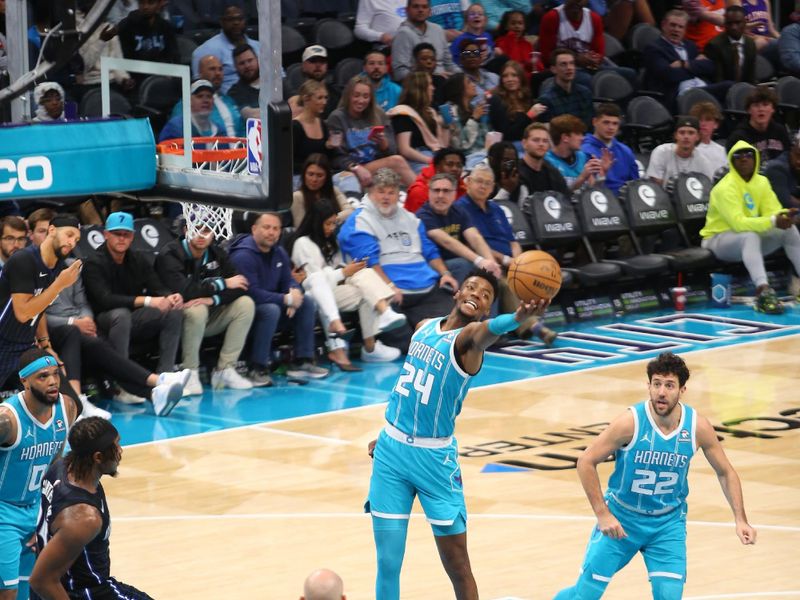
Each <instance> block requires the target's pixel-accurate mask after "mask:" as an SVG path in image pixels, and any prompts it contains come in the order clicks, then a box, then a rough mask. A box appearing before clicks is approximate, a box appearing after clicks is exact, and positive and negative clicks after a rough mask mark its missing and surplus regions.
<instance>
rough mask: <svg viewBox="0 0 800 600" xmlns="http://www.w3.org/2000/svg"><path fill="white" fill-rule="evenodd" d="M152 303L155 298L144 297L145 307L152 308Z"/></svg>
mask: <svg viewBox="0 0 800 600" xmlns="http://www.w3.org/2000/svg"><path fill="white" fill-rule="evenodd" d="M152 301H153V297H152V296H145V297H144V305H145V306H150V303H151V302H152Z"/></svg>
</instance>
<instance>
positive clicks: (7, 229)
mask: <svg viewBox="0 0 800 600" xmlns="http://www.w3.org/2000/svg"><path fill="white" fill-rule="evenodd" d="M27 245H28V226H27V225H26V224H25V220H24V219H22V218H21V217H16V216H13V215H10V216H8V217H5V218H3V220H2V232H0V269H2V268H3V267H4V266H5V264H6V263H7V262H8V259H9V258H11V255H12V254H14V252H16V251H17V250H22V249H23V248H24V247H25V246H27Z"/></svg>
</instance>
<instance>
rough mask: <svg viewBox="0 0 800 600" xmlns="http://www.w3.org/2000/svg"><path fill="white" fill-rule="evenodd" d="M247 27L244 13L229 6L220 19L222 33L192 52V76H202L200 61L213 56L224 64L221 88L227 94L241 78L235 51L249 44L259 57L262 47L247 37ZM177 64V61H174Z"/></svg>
mask: <svg viewBox="0 0 800 600" xmlns="http://www.w3.org/2000/svg"><path fill="white" fill-rule="evenodd" d="M246 25H247V20H246V18H245V14H244V12H242V9H241V8H239V7H238V6H233V5H231V6H228V7H226V8H225V11H224V12H223V13H222V17H221V18H220V26H221V31H220V32H219V33H218V34H217V35H215V36H214V37H212V38H209V39H208V40H206V41H205V42H203V43H202V44H200V46H198V47H197V48H195V50H194V52H192V75H193V76H194V77H198V76H199V74H200V59H201V58H202V57H204V56H208V55H209V54H213V55H214V56H216V57H217V58H218V59H219V60H220V61H221V62H222V71H223V79H222V86H221V87H220V89H221V91H222V93H223V94H227V93H228V90H229V89H230V87H231V86H232V85H233V84H234V83H236V81H237V80H238V79H239V76H238V75H237V74H236V67H235V66H234V62H233V51H234V49H235V48H236V47H238V46H241V45H242V44H247V45H248V46H250V47H251V48H252V49H253V51H254V52H255V53H256V56H258V52H259V48H260V45H259V43H258V41H256V40H252V39H250V38H249V37H247V35H245V32H244V29H245V26H246ZM173 62H177V61H173Z"/></svg>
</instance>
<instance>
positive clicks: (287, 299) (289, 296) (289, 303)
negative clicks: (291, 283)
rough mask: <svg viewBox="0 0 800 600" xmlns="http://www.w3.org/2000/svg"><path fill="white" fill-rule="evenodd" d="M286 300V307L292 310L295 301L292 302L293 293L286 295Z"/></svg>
mask: <svg viewBox="0 0 800 600" xmlns="http://www.w3.org/2000/svg"><path fill="white" fill-rule="evenodd" d="M284 298H286V306H288V307H289V308H291V307H292V304H293V301H292V294H291V292H289V293H288V294H286V295H285V296H284Z"/></svg>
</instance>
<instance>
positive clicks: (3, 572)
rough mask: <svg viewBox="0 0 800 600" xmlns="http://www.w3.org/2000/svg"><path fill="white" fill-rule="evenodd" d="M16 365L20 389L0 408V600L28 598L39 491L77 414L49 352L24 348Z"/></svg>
mask: <svg viewBox="0 0 800 600" xmlns="http://www.w3.org/2000/svg"><path fill="white" fill-rule="evenodd" d="M19 367H20V370H19V378H20V381H21V382H22V385H23V387H24V390H23V391H22V392H20V393H19V394H17V395H16V396H13V397H11V398H9V399H8V400H6V401H5V402H3V403H2V404H0V600H7V599H9V598H14V597H15V596H16V594H17V591H19V597H20V598H27V597H28V585H27V582H28V577H29V576H30V573H31V570H32V568H33V562H34V553H33V549H32V546H33V544H32V542H33V539H32V536H33V534H34V532H35V530H36V517H37V515H38V512H39V501H40V489H39V488H40V487H41V484H42V479H43V478H44V475H45V473H46V472H47V467H48V466H49V464H50V462H51V461H52V460H53V457H55V456H57V455H58V454H60V452H61V450H62V448H63V446H64V442H65V441H66V439H67V432H68V430H69V426H70V424H71V423H72V422H73V421H74V420H75V418H76V416H77V414H78V409H77V407H76V405H75V403H74V402H73V400H72V399H71V398H69V397H68V396H62V395H61V394H59V393H58V388H59V383H60V375H59V365H58V362H57V361H56V359H55V357H54V356H53V355H52V354H50V353H49V352H47V351H46V350H41V349H39V348H34V349H31V350H26V351H25V352H24V353H23V354H22V356H21V357H20V361H19Z"/></svg>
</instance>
